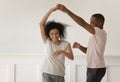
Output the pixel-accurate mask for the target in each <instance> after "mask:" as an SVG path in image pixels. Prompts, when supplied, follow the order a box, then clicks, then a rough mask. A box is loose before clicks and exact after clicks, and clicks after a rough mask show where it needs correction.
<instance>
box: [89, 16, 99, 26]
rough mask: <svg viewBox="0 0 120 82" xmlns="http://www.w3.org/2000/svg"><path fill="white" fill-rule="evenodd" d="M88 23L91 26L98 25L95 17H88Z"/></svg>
mask: <svg viewBox="0 0 120 82" xmlns="http://www.w3.org/2000/svg"><path fill="white" fill-rule="evenodd" d="M90 25H91V26H92V27H97V26H98V21H97V19H96V18H95V17H91V19H90Z"/></svg>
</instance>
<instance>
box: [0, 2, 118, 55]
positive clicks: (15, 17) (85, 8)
mask: <svg viewBox="0 0 120 82" xmlns="http://www.w3.org/2000/svg"><path fill="white" fill-rule="evenodd" d="M57 3H62V4H64V5H66V6H67V7H68V8H69V9H70V10H72V11H73V12H74V13H76V14H77V15H79V16H81V17H83V18H84V19H85V20H86V21H87V22H89V18H90V16H91V15H92V14H94V13H102V14H103V15H104V16H105V18H106V22H105V25H104V28H105V30H106V31H107V33H108V40H107V46H106V51H105V53H106V54H107V55H120V54H119V53H120V50H119V49H120V46H119V44H118V43H119V41H120V37H118V36H119V30H120V28H119V27H120V24H119V19H120V11H119V8H120V1H119V0H75V1H71V0H0V53H18V54H19V53H39V54H41V53H44V48H43V45H42V41H41V37H40V32H39V21H40V20H41V18H42V17H43V15H44V14H45V13H46V12H47V11H48V9H49V8H51V7H53V6H55V5H56V4H57ZM49 20H55V21H60V22H63V23H67V24H68V25H70V27H69V28H68V29H67V40H69V41H70V42H71V44H73V42H74V41H78V42H80V43H81V44H83V45H84V46H87V42H88V39H89V37H90V34H89V33H87V31H85V30H84V29H83V28H79V27H80V26H78V25H77V24H76V23H75V22H73V20H72V19H70V18H69V17H68V16H67V15H65V14H64V13H62V12H60V11H56V12H55V13H53V14H52V15H51V17H50V18H49ZM77 35H79V37H76V36H77ZM83 36H84V37H83ZM74 53H75V54H83V53H81V52H79V51H76V50H74Z"/></svg>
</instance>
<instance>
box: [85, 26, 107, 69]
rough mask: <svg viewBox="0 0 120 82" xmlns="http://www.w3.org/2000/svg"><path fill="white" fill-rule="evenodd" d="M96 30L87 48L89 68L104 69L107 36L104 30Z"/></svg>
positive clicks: (96, 28)
mask: <svg viewBox="0 0 120 82" xmlns="http://www.w3.org/2000/svg"><path fill="white" fill-rule="evenodd" d="M94 28H95V35H93V36H91V38H90V40H89V42H88V48H87V52H86V54H87V67H88V68H104V67H106V66H105V61H104V50H105V45H106V39H107V34H106V32H105V31H104V30H103V29H100V28H98V27H94Z"/></svg>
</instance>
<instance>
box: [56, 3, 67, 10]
mask: <svg viewBox="0 0 120 82" xmlns="http://www.w3.org/2000/svg"><path fill="white" fill-rule="evenodd" d="M56 7H57V9H59V10H61V11H63V12H67V8H66V7H65V6H64V5H62V4H57V6H56Z"/></svg>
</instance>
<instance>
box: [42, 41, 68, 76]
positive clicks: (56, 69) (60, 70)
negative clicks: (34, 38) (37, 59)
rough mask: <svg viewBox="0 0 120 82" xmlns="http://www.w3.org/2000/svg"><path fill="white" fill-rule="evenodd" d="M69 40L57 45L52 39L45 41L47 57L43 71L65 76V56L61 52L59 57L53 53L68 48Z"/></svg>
mask: <svg viewBox="0 0 120 82" xmlns="http://www.w3.org/2000/svg"><path fill="white" fill-rule="evenodd" d="M68 43H69V42H67V41H62V42H61V43H60V45H55V44H54V43H53V42H52V41H51V40H50V39H47V41H46V42H45V46H46V57H45V59H44V62H43V67H42V72H44V73H48V74H52V75H58V76H64V75H65V66H64V64H65V56H64V55H63V54H60V55H59V56H58V57H53V53H54V52H55V51H57V50H65V51H66V50H67V45H68Z"/></svg>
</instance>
